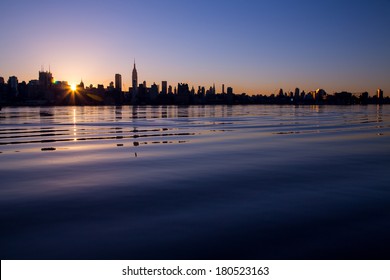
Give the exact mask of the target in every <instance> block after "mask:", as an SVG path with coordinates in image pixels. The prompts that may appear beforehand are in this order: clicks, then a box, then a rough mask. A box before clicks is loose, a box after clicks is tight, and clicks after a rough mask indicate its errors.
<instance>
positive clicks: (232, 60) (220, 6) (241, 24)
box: [0, 0, 390, 96]
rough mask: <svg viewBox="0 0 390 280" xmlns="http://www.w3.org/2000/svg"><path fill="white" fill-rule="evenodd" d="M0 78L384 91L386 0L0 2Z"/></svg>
mask: <svg viewBox="0 0 390 280" xmlns="http://www.w3.org/2000/svg"><path fill="white" fill-rule="evenodd" d="M0 11H1V16H0V26H1V29H2V30H1V39H0V76H3V77H4V78H5V79H6V80H7V79H8V77H9V76H11V75H15V76H17V77H18V78H19V81H23V80H25V81H26V82H28V81H29V80H31V79H37V78H38V71H39V70H40V68H41V65H44V67H45V69H46V70H47V69H48V67H49V65H50V66H51V72H52V73H53V75H54V78H55V79H56V80H66V81H69V83H75V82H79V81H80V79H81V78H82V79H83V81H84V83H85V84H86V85H89V84H94V85H96V84H98V83H103V84H104V85H108V83H109V82H110V81H113V80H114V75H115V73H120V74H121V75H122V79H123V83H124V85H125V88H128V87H129V86H130V84H131V70H132V67H133V59H134V58H135V59H136V63H137V69H138V79H139V82H142V81H144V80H146V81H147V84H148V85H150V84H151V83H153V82H156V83H157V84H161V80H167V81H168V83H169V84H171V85H173V86H174V85H175V84H177V82H187V83H189V84H190V86H191V85H194V86H195V87H197V86H198V85H204V86H210V85H212V84H213V83H214V82H215V84H216V87H217V91H220V88H221V84H222V83H224V84H225V85H226V86H232V87H233V88H234V92H235V93H241V92H246V93H248V94H257V93H262V94H271V93H276V92H277V91H278V89H279V88H283V89H284V90H285V91H290V90H291V91H293V90H294V89H295V87H299V88H300V89H303V90H306V91H308V90H314V89H317V88H324V89H325V90H326V91H327V92H328V93H333V92H335V91H341V90H348V91H351V92H362V91H368V92H369V93H370V94H371V95H372V94H374V92H375V90H376V89H377V88H378V87H380V88H382V89H383V90H384V93H385V95H387V96H389V95H390V70H389V67H390V0H381V1H380V0H371V1H369V0H367V1H343V0H339V1H333V0H330V1H329V0H328V1H299V0H297V1H278V0H275V1H261V0H257V1H245V0H240V1H236V0H229V1H227V0H206V1H203V0H197V1H186V0H177V1H173V0H172V1H171V0H164V1H161V0H160V1H152V0H143V1H132V0H110V1H105V0H101V1H99V0H95V1H88V0H84V1H83V0H79V1H74V0H67V1H56V0H50V1H45V0H43V1H31V0H25V1H23V0H1V2H0Z"/></svg>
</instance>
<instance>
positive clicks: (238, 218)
mask: <svg viewBox="0 0 390 280" xmlns="http://www.w3.org/2000/svg"><path fill="white" fill-rule="evenodd" d="M389 140H390V106H346V107H336V106H335V107H333V106H326V107H318V106H313V107H310V106H304V107H294V106H199V107H196V106H194V107H174V106H172V107H171V106H157V107H128V106H127V107H55V108H54V107H53V108H51V107H45V108H27V107H26V108H3V109H2V110H1V111H0V176H1V177H0V178H1V181H0V224H1V230H0V258H1V259H345V258H347V259H389V258H390V239H389V236H390V172H389V171H390V142H389Z"/></svg>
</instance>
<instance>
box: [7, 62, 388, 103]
mask: <svg viewBox="0 0 390 280" xmlns="http://www.w3.org/2000/svg"><path fill="white" fill-rule="evenodd" d="M131 78H132V87H130V88H129V90H128V92H123V90H122V76H121V75H120V74H115V84H114V82H111V83H110V85H109V86H108V87H107V88H104V86H103V85H101V84H100V85H97V87H94V86H93V85H90V86H89V87H85V85H84V82H83V80H82V79H81V82H80V84H78V85H77V86H76V90H74V91H73V90H71V87H70V85H69V84H68V83H67V82H66V81H56V82H54V78H53V74H52V73H51V72H50V71H43V70H41V71H39V75H38V79H37V80H30V81H29V82H28V83H26V82H19V81H18V78H17V77H16V76H11V77H9V78H8V81H7V83H5V80H4V78H3V77H0V105H2V106H4V105H27V106H33V105H40V106H41V105H125V104H128V105H149V104H150V105H159V104H161V105H203V104H229V105H234V104H292V105H313V104H318V105H322V104H324V105H325V104H330V105H353V104H362V105H365V104H390V98H389V97H384V96H383V91H382V90H381V89H378V90H377V91H376V94H375V95H373V96H372V97H370V96H369V94H368V92H362V93H355V94H354V93H350V92H345V91H343V92H336V93H334V94H328V93H327V92H326V91H325V90H323V89H317V90H314V91H310V92H308V93H305V91H302V92H301V91H300V89H299V88H296V89H295V90H294V92H292V91H291V92H284V91H283V89H280V90H279V91H278V94H277V95H275V94H271V95H269V96H267V95H261V94H258V95H251V96H250V95H247V94H246V93H241V94H235V93H234V92H233V88H232V87H229V86H228V87H227V88H226V89H227V90H226V93H225V84H222V91H221V93H217V92H216V88H215V84H213V85H212V86H210V87H209V88H208V89H207V90H206V88H205V87H204V86H198V88H197V90H195V89H194V87H193V86H191V87H190V86H189V85H188V84H187V83H178V84H177V87H175V88H174V89H173V88H172V86H171V85H168V82H167V81H162V82H161V91H160V88H159V85H158V84H156V83H153V84H152V85H151V86H150V87H148V86H147V84H146V81H144V82H143V83H142V84H138V72H137V69H136V64H135V60H134V65H133V71H132V76H131Z"/></svg>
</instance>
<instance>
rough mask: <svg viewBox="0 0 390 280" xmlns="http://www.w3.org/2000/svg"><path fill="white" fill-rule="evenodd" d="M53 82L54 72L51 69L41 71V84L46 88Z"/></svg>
mask: <svg viewBox="0 0 390 280" xmlns="http://www.w3.org/2000/svg"><path fill="white" fill-rule="evenodd" d="M52 84H53V74H52V73H51V72H50V71H43V70H42V71H39V86H40V87H41V89H42V90H46V89H48V88H50V87H51V85H52Z"/></svg>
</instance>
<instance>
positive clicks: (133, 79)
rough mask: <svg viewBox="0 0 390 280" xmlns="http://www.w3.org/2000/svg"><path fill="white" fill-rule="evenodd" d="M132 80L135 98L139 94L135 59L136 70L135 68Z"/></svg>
mask: <svg viewBox="0 0 390 280" xmlns="http://www.w3.org/2000/svg"><path fill="white" fill-rule="evenodd" d="M131 80H132V85H133V97H134V96H135V95H136V94H137V89H138V74H137V69H136V68H135V59H134V68H133V74H132V77H131Z"/></svg>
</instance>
